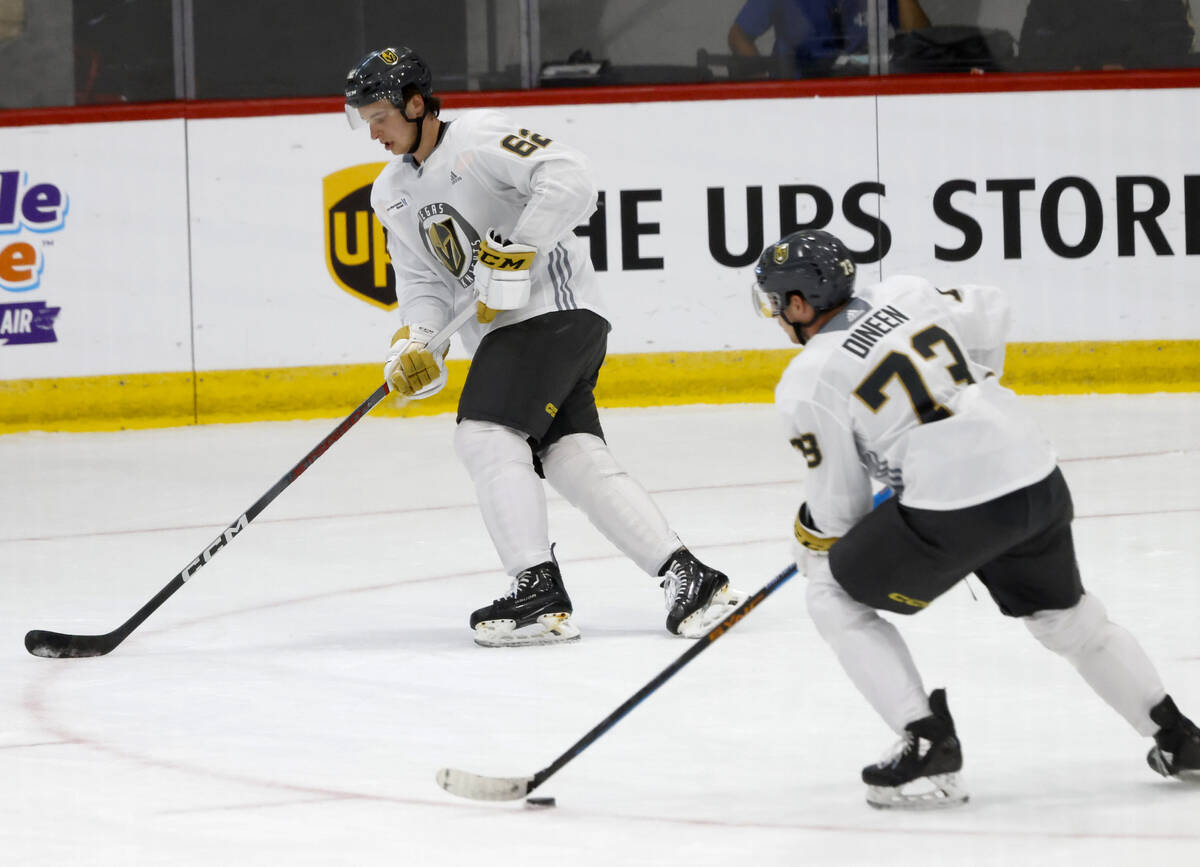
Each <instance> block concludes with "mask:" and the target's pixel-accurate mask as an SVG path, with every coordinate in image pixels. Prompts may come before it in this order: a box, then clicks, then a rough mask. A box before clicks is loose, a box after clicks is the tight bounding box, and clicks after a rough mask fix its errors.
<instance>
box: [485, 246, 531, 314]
mask: <svg viewBox="0 0 1200 867" xmlns="http://www.w3.org/2000/svg"><path fill="white" fill-rule="evenodd" d="M535 255H537V250H536V249H535V248H533V247H530V246H529V245H528V244H517V243H515V242H512V241H505V240H504V239H503V238H501V237H500V236H499V235H498V234H497V233H496V230H495V229H488V233H487V237H486V238H484V239H483V240H482V241H480V243H479V258H478V260H477V261H476V262H475V299H476V302H475V318H476V319H478V320H479V321H480V322H491V321H492V320H493V319H495V318H496V313H497V312H499V311H501V310H516V309H517V308H518V307H524V306H525V304H526V303H527V302H528V301H529V275H530V270H531V268H532V267H533V257H534V256H535Z"/></svg>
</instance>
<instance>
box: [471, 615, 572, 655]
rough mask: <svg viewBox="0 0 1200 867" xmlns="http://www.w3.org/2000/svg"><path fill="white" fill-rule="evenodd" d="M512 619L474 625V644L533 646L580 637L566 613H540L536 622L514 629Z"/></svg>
mask: <svg viewBox="0 0 1200 867" xmlns="http://www.w3.org/2000/svg"><path fill="white" fill-rule="evenodd" d="M515 626H516V621H515V620H487V621H485V622H483V623H480V624H479V625H478V626H476V627H475V643H476V644H478V645H479V646H480V647H532V646H534V645H538V644H562V643H564V642H567V641H575V640H577V639H578V638H579V629H578V627H576V626H575V624H574V623H572V622H571V615H570V613H569V612H567V613H558V614H543V615H541V616H540V617H538V619H537V622H536V623H530V624H527V625H525V626H522V627H521V628H520V629H515V628H514V627H515Z"/></svg>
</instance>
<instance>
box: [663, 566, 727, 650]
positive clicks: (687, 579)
mask: <svg viewBox="0 0 1200 867" xmlns="http://www.w3.org/2000/svg"><path fill="white" fill-rule="evenodd" d="M659 574H660V575H662V576H664V577H663V582H662V584H661V585H660V586H661V587H662V589H663V593H664V595H665V597H666V603H667V630H668V631H670V632H673V633H675V634H676V635H681V636H683V637H684V638H699V637H700V636H702V635H704V634H705V633H706V632H708V631H709V630H710V629H712V628H713V627H714V626H716V625H717V624H718V623H720V622H721V621H722V620H724V619H725V617H726V616H728V615H729V613H730V612H732V611H733V610H734V609H735V608H737V607H738V606H739V605H741V604H742V603H743V602H745V601H746V594H745V593H740V592H738V591H737V590H733V589H731V588H730V586H729V579H728V578H726V577H725V576H724V575H723V574H721V573H720V572H718V571H717V570H715V569H710V568H709V567H708V566H705V565H704V564H703V563H701V562H700V561H699V560H697V559H696V558H695V556H693V555H692V552H691V551H689V550H688V549H687V548H680V549H679V550H678V551H676V552H675V553H674V554H672V555H671V559H670V560H668V561H667V565H666V566H664V567H663V571H662V572H660V573H659Z"/></svg>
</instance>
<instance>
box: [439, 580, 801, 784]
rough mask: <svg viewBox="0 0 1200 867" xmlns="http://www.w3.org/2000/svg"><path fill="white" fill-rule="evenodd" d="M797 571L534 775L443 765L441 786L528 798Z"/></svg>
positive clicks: (754, 599) (706, 637)
mask: <svg viewBox="0 0 1200 867" xmlns="http://www.w3.org/2000/svg"><path fill="white" fill-rule="evenodd" d="M795 574H796V564H795V563H793V564H792V565H790V566H788V567H787V568H786V569H784V570H783V571H782V572H780V573H779V574H778V575H776V576H775V577H774V578H772V579H771V580H770V581H768V582H767V584H766V586H764V587H763V588H762V589H761V590H759V591H758V592H757V593H755V594H754V595H753V596H751V597H750V598H749V599H747V600H746V601H745V602H743V603H742V604H741V605H739V606H738V607H737V608H736V609H735V610H734V612H733V613H732V614H730V615H729V616H728V617H726V618H725V619H724V620H722V621H721V622H720V623H718V624H717V625H716V626H714V627H713V628H712V629H710V630H709V631H708V632H707V633H705V634H704V635H703V636H701V637H700V638H699V639H697V640H696V643H695V644H693V645H692V646H691V647H689V648H688V649H687V650H686V651H684V653H683V655H682V656H680V657H679V658H678V659H676V660H675V661H674V662H672V663H671V664H670V665H668V666H667V667H666V668H664V669H663V670H662V671H661V672H659V673H658V675H657V676H655V677H654V679H653V680H651V681H650V682H649V683H647V684H646V685H645V686H643V687H642V688H641V689H639V690H638V691H637V692H635V693H634V694H633V695H631V696H630V697H629V698H628V699H627V700H626V701H625V703H624V704H622V705H621V706H620V707H619V708H617V709H616V710H614V711H613V712H612V713H610V714H609V715H608V716H606V717H605V718H604V719H603V720H602V721H601V722H600V724H599V725H597V726H596V727H595V728H594V729H592V730H591V731H590V732H588V733H587V734H586V735H584V736H583V737H581V738H580V739H579V740H578V741H576V742H575V743H574V744H573V745H572V746H571V747H570V748H569V749H568V750H567V751H566V752H565V753H563V754H562V755H561V756H559V757H558V758H557V759H555V760H554V761H553V762H551V763H550V764H549V765H547V766H546V767H544V768H542V769H541V770H540V771H538V772H537V773H536V774H534V775H533V776H532V777H485V776H482V775H481V774H472V773H470V772H469V771H459V770H455V769H454V768H442V769H441V770H439V771H438V772H437V781H438V785H439V786H441V787H442V788H443V789H445V790H446V791H447V792H449V793H450V794H452V795H458V796H459V797H462V798H473V799H474V800H476V801H515V800H517V799H518V798H523V797H525V796H526V795H528V794H529V793H530V792H532V791H533V790H534V789H536V788H537V787H538V786H540V785H541V784H542V783H544V782H546V780H548V779H550V778H551V777H552V776H554V775H555V774H556V773H558V772H559V771H560V770H562V768H563V766H564V765H566V764H567V762H569V761H571V759H573V758H575V757H576V756H577V755H579V754H580V753H582V752H583V751H584V750H586V749H587V748H588V747H590V746H591V745H592V744H593V743H595V742H596V741H597V740H599V739H600V736H601V735H603V734H604V733H605V732H607V731H608V730H609V729H611V728H612V727H613V726H615V725H616V724H617V723H618V722H620V721H621V720H622V719H624V718H625V716H626V715H627V714H628V713H629V712H630V711H632V710H633V709H634V708H635V707H637V706H638V705H639V704H641V703H642V701H643V700H644V699H645V698H646V697H647V696H649V695H650V694H651V693H652V692H654V691H655V690H656V689H658V688H659V687H660V686H662V685H663V684H664V683H666V682H667V681H668V680H670V679H671V678H672V677H673V676H674V675H675V674H676V672H678V671H679V669H681V668H683V667H684V666H685V665H687V664H688V663H689V662H691V661H692V660H693V659H695V658H696V657H697V656H699V655H700V654H701V653H703V652H704V651H705V650H706V649H707V648H709V647H711V646H712V643H713V642H714V641H716V640H717V639H718V638H720V637H721V636H722V635H724V634H725V633H726V632H728V631H729V630H730V629H732V628H733V627H734V626H736V625H737V623H738V621H740V620H741V619H742V618H743V617H745V616H746V615H747V614H749V613H750V612H751V611H752V610H753V609H754V607H755V606H756V605H758V604H759V603H760V602H762V601H763V600H764V599H766V598H767V597H768V596H770V595H771V594H772V593H774V592H775V591H776V590H778V589H779V587H780V585H782V584H783V583H784V582H785V581H787V580H788V579H789V578H791V577H792V576H793V575H795Z"/></svg>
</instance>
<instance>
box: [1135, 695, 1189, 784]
mask: <svg viewBox="0 0 1200 867" xmlns="http://www.w3.org/2000/svg"><path fill="white" fill-rule="evenodd" d="M1150 719H1152V720H1154V722H1155V723H1157V725H1158V732H1156V733H1155V735H1154V746H1153V747H1152V748H1151V749H1150V752H1149V753H1148V754H1147V755H1146V761H1147V762H1148V763H1149V764H1150V767H1151V768H1153V769H1154V770H1155V771H1157V772H1158V773H1160V774H1162V775H1163V776H1164V777H1175V778H1176V779H1180V780H1188V781H1189V782H1194V783H1200V729H1198V728H1196V724H1195V723H1193V722H1192V721H1191V720H1190V719H1188V718H1187V717H1185V716H1184V715H1183V714H1181V713H1180V712H1179V708H1177V707H1176V706H1175V702H1174V701H1172V700H1171V696H1169V695H1168V696H1167V697H1166V698H1164V699H1163V700H1162V701H1160V702H1159V703H1158V704H1156V705H1155V706H1154V707H1153V708H1151V709H1150Z"/></svg>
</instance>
